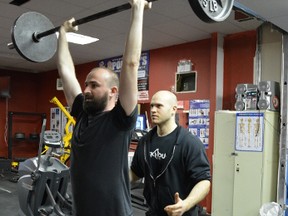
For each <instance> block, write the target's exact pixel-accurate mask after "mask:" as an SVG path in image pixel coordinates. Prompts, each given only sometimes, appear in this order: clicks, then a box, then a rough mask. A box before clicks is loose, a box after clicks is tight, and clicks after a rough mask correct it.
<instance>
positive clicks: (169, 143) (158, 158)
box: [149, 129, 177, 177]
mask: <svg viewBox="0 0 288 216" xmlns="http://www.w3.org/2000/svg"><path fill="white" fill-rule="evenodd" d="M176 134H177V131H176V129H175V130H174V131H173V132H172V133H170V134H168V135H167V136H162V137H160V136H158V135H157V133H155V134H153V137H152V139H151V145H150V152H149V156H150V157H149V159H150V161H151V164H152V169H153V176H154V177H156V176H157V175H159V174H160V173H161V172H162V171H163V170H164V169H165V166H166V164H167V163H168V160H169V159H170V156H171V155H170V154H171V152H172V150H173V147H174V144H175V142H176V138H177V137H176Z"/></svg>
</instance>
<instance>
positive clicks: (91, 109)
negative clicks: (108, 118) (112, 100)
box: [83, 92, 108, 115]
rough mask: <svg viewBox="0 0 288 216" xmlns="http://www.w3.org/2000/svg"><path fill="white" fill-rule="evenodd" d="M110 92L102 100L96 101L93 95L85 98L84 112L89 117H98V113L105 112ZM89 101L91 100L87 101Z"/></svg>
mask: <svg viewBox="0 0 288 216" xmlns="http://www.w3.org/2000/svg"><path fill="white" fill-rule="evenodd" d="M107 98H108V92H106V93H105V94H104V95H103V96H102V97H101V98H97V99H95V98H94V97H93V96H91V95H85V96H84V102H83V110H84V111H85V112H86V113H87V114H88V115H96V114H97V113H100V112H103V111H104V110H105V108H106V106H107V103H108V99H107ZM86 99H89V100H86Z"/></svg>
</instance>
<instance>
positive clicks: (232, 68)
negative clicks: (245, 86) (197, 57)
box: [223, 31, 257, 110]
mask: <svg viewBox="0 0 288 216" xmlns="http://www.w3.org/2000/svg"><path fill="white" fill-rule="evenodd" d="M256 37H257V34H256V31H249V32H244V33H239V34H233V35H228V36H226V37H225V43H224V50H225V60H224V84H225V85H224V87H223V88H224V98H223V109H231V110H234V109H235V108H234V104H235V87H236V85H237V84H240V83H253V57H254V56H255V52H256V39H257V38H256Z"/></svg>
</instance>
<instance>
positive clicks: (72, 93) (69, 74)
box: [57, 18, 82, 107]
mask: <svg viewBox="0 0 288 216" xmlns="http://www.w3.org/2000/svg"><path fill="white" fill-rule="evenodd" d="M73 21H74V19H73V18H72V19H71V20H69V21H66V22H64V24H63V25H62V26H61V27H60V30H59V38H58V52H57V60H58V62H57V67H58V73H59V76H60V78H61V80H62V84H63V89H64V94H65V97H66V101H67V104H68V106H69V107H72V104H73V101H74V99H75V97H76V96H77V95H78V94H80V93H81V92H82V90H81V86H80V84H79V82H78V80H77V77H76V74H75V68H74V63H73V60H72V57H71V54H70V51H69V47H68V42H67V38H66V32H72V31H77V30H78V28H77V27H73V26H72V22H73Z"/></svg>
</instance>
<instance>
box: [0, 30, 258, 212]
mask: <svg viewBox="0 0 288 216" xmlns="http://www.w3.org/2000/svg"><path fill="white" fill-rule="evenodd" d="M217 38H218V35H217V34H212V35H211V38H210V39H205V40H200V41H196V42H191V43H186V44H181V45H175V46H171V47H166V48H161V49H156V50H151V51H150V71H149V96H150V97H151V96H152V95H153V94H154V93H155V92H156V91H158V90H160V89H166V90H171V87H172V86H174V85H175V72H176V69H177V63H178V61H179V60H181V59H190V60H191V61H192V62H193V70H195V71H197V91H196V92H195V93H178V94H177V97H178V100H191V99H208V100H210V131H209V135H210V139H209V148H208V149H207V154H208V158H209V160H210V162H211V168H212V167H213V166H212V154H213V146H214V143H213V137H214V128H213V127H214V111H215V109H216V94H215V92H216V62H217ZM255 49H256V31H249V32H244V33H239V34H233V35H228V36H226V37H225V42H224V56H225V58H224V86H223V91H224V93H223V97H224V100H223V109H232V110H233V109H234V103H235V87H236V85H237V84H238V83H252V82H253V58H254V55H255ZM95 65H96V64H95V62H93V63H88V64H83V65H78V66H77V67H76V71H77V77H78V79H79V81H80V83H83V84H84V81H85V78H86V75H87V73H88V72H89V71H90V70H91V69H92V68H93V67H94V66H95ZM7 74H8V75H10V76H11V96H12V97H11V99H9V108H8V109H9V111H21V112H41V113H42V112H44V113H46V114H47V120H48V121H47V127H48V128H49V125H50V121H49V119H50V115H49V113H50V108H51V107H55V106H56V105H54V104H52V103H50V102H49V101H50V100H51V99H52V98H53V97H54V96H56V97H57V98H58V99H59V100H60V102H61V103H62V104H63V105H64V106H66V101H65V97H64V94H63V92H62V91H57V90H56V78H57V77H58V75H57V71H50V72H46V73H40V74H30V73H17V72H11V71H1V70H0V76H4V75H7ZM83 86H84V85H83ZM144 102H146V103H144ZM144 102H141V113H143V112H144V111H147V112H148V114H149V104H148V103H147V102H149V101H144ZM5 106H6V100H5V99H0V120H1V122H0V133H1V134H3V135H1V136H0V157H7V144H6V143H5V141H4V131H5V116H6V113H5ZM24 121H27V119H26V120H24ZM35 121H36V120H35ZM13 124H14V123H13ZM22 125H25V124H24V123H23V124H22ZM25 126H26V127H25V128H22V127H21V128H19V130H23V131H27V133H28V134H29V133H30V132H33V130H35V129H34V128H35V124H34V123H33V124H32V125H31V124H29V123H27V124H26V125H25ZM17 129H18V128H15V129H13V131H14V130H15V131H16V130H17ZM30 146H31V145H30ZM26 147H27V148H25V149H26V151H28V152H29V151H31V148H29V143H26ZM23 149H24V148H23ZM23 151H24V150H23ZM32 153H33V154H35V153H37V152H35V150H34V152H32ZM211 192H212V190H211ZM211 192H210V194H209V195H208V196H207V198H206V199H205V200H204V201H203V202H202V203H201V204H202V205H204V206H206V207H207V210H208V212H210V211H211V196H212V195H211Z"/></svg>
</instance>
